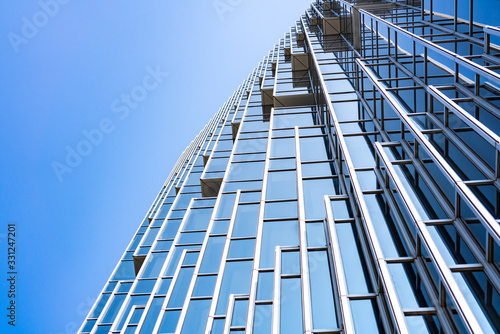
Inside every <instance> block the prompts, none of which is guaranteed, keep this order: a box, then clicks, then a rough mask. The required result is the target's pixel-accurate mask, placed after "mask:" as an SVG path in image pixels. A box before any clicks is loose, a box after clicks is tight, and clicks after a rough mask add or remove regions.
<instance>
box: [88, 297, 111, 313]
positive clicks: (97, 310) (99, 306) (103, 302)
mask: <svg viewBox="0 0 500 334" xmlns="http://www.w3.org/2000/svg"><path fill="white" fill-rule="evenodd" d="M110 296H111V294H103V295H101V298H100V299H99V302H98V303H97V304H96V306H95V308H94V310H93V311H92V313H91V314H90V315H89V318H99V316H100V315H101V312H102V309H103V308H104V306H105V305H106V302H107V301H108V299H109V297H110Z"/></svg>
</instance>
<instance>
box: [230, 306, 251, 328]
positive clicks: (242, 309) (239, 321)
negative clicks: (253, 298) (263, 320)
mask: <svg viewBox="0 0 500 334" xmlns="http://www.w3.org/2000/svg"><path fill="white" fill-rule="evenodd" d="M247 310H248V300H235V301H234V309H233V318H232V320H231V326H245V324H246V322H247Z"/></svg>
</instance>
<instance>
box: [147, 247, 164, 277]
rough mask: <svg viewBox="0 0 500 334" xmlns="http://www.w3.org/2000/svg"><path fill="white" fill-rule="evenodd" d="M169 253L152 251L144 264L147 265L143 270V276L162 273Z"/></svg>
mask: <svg viewBox="0 0 500 334" xmlns="http://www.w3.org/2000/svg"><path fill="white" fill-rule="evenodd" d="M167 255H168V253H167V252H163V253H151V255H150V256H149V259H148V261H147V263H145V264H143V266H146V267H145V268H144V271H143V272H142V278H153V277H158V275H160V271H161V268H162V267H163V264H164V263H165V259H166V258H167Z"/></svg>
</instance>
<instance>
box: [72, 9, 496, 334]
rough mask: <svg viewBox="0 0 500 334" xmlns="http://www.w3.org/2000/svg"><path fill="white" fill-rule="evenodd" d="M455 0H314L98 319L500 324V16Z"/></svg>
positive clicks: (273, 326)
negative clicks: (485, 16) (442, 7)
mask: <svg viewBox="0 0 500 334" xmlns="http://www.w3.org/2000/svg"><path fill="white" fill-rule="evenodd" d="M449 3H450V8H453V9H454V10H453V12H454V15H446V14H442V13H437V12H435V11H434V3H433V0H422V1H416V0H415V1H414V0H405V1H375V0H372V1H344V0H333V1H320V0H317V1H315V2H313V3H312V4H311V6H310V7H309V8H308V9H306V11H305V13H304V14H303V15H301V16H300V17H299V19H298V20H297V21H296V22H295V23H294V25H292V27H290V29H289V30H288V31H287V32H285V34H284V36H283V38H282V39H280V40H279V42H278V43H277V44H276V45H275V46H274V47H273V48H272V49H271V51H269V53H268V54H267V55H266V56H265V57H264V59H263V60H262V61H261V62H260V63H259V64H258V66H257V68H256V69H255V70H254V71H253V72H252V73H251V74H250V75H249V76H248V78H247V79H246V80H245V81H244V82H243V83H242V85H240V87H238V89H237V90H236V91H235V92H234V94H233V95H232V96H231V98H230V99H229V100H228V101H227V102H226V103H225V104H224V106H223V107H222V108H221V109H220V110H219V111H218V112H217V113H216V115H215V116H214V117H213V119H212V120H211V121H210V122H209V123H208V124H207V125H206V126H205V128H204V129H203V130H202V131H201V132H200V133H199V135H198V136H197V137H196V138H195V140H193V142H192V143H191V144H190V146H189V147H188V148H187V149H186V150H185V151H184V153H183V154H182V155H181V157H180V158H179V160H178V161H177V163H176V165H175V167H174V169H173V170H172V172H171V173H170V175H169V176H168V178H167V181H166V182H165V184H164V185H163V187H162V189H161V190H160V192H159V194H158V196H157V198H156V199H155V201H154V202H153V205H152V206H151V208H150V210H149V211H148V213H147V215H146V217H145V219H144V221H143V222H142V223H141V225H140V227H139V229H138V231H137V233H136V234H135V236H134V238H133V239H132V241H131V243H130V244H129V246H128V247H127V250H126V251H125V253H124V255H123V257H122V259H121V261H120V262H119V263H118V265H117V267H116V268H115V270H114V272H113V273H112V275H111V277H110V279H109V281H108V283H107V284H106V286H105V288H104V289H103V291H102V293H101V294H100V296H99V298H98V300H97V301H96V303H95V305H94V307H93V308H92V310H91V311H90V313H89V315H88V317H87V319H86V320H85V322H84V323H83V324H82V327H81V328H80V330H79V333H81V334H89V333H90V334H102V333H116V334H117V333H122V334H131V333H136V334H146V333H147V334H149V333H155V334H156V333H161V334H168V333H176V334H185V333H206V334H210V333H214V334H219V333H224V334H229V333H242V332H245V333H255V334H258V333H275V334H277V333H287V334H288V333H290V334H293V333H346V334H348V333H498V332H500V316H499V312H500V295H499V291H500V275H499V270H500V245H499V244H500V226H499V222H500V192H499V189H500V183H499V177H500V137H499V134H500V73H499V71H500V57H499V56H500V46H499V44H500V29H499V28H496V27H493V26H487V25H484V24H481V23H477V22H474V8H477V6H476V7H475V6H474V2H473V0H467V1H458V0H455V1H449ZM464 9H466V12H467V14H468V17H463V18H460V17H459V16H458V13H459V12H464ZM497 9H498V8H497Z"/></svg>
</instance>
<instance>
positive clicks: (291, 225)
mask: <svg viewBox="0 0 500 334" xmlns="http://www.w3.org/2000/svg"><path fill="white" fill-rule="evenodd" d="M298 245H299V222H298V221H294V220H292V221H276V222H264V227H263V232H262V250H261V257H260V267H261V268H274V251H275V248H276V246H298Z"/></svg>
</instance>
